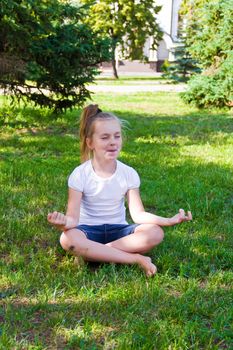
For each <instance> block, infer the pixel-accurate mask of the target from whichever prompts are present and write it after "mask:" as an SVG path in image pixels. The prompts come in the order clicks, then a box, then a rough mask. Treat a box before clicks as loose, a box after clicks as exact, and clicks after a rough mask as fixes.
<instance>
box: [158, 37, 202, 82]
mask: <svg viewBox="0 0 233 350" xmlns="http://www.w3.org/2000/svg"><path fill="white" fill-rule="evenodd" d="M174 56H175V61H174V62H172V63H171V64H167V65H166V64H164V66H163V67H164V68H163V72H164V73H163V77H164V78H166V79H170V80H172V81H173V82H176V83H179V82H187V81H188V80H189V79H190V78H191V76H192V75H193V74H195V73H200V71H201V70H200V68H199V67H198V63H197V61H196V60H195V59H193V58H192V56H191V55H190V53H189V51H188V47H187V45H186V43H185V41H183V42H181V43H180V45H179V46H178V47H176V48H175V49H174Z"/></svg>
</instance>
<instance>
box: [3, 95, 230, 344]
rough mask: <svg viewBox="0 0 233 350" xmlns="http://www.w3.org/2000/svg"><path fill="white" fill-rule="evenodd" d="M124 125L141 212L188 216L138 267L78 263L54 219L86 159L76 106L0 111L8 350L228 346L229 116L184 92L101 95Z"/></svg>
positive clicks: (104, 105) (125, 151) (97, 98)
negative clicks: (57, 111)
mask: <svg viewBox="0 0 233 350" xmlns="http://www.w3.org/2000/svg"><path fill="white" fill-rule="evenodd" d="M94 97H95V101H96V102H98V103H99V104H100V106H101V108H102V109H104V110H108V111H112V112H114V113H116V114H117V115H119V116H120V117H121V118H123V119H125V120H127V121H128V123H129V124H128V127H127V129H126V137H125V144H124V149H123V151H122V153H121V157H120V159H121V160H122V161H123V162H126V163H128V164H129V165H131V166H133V167H135V168H136V169H137V170H138V172H139V174H140V176H141V183H142V184H141V195H142V198H143V201H144V204H145V207H146V208H147V209H148V210H149V211H151V212H154V213H155V212H156V213H157V214H158V215H166V216H169V215H173V214H175V213H176V212H177V211H178V209H179V208H180V207H184V208H185V209H191V210H192V212H193V216H194V220H193V222H192V223H185V224H183V225H181V226H176V227H172V228H167V229H166V230H165V232H166V234H165V240H164V242H163V243H162V244H161V245H160V246H158V247H157V248H156V249H154V250H153V251H151V253H150V256H151V257H152V258H153V261H154V262H155V263H156V265H157V266H158V271H159V272H158V274H157V275H156V277H155V278H153V279H150V280H148V279H147V278H146V277H145V276H144V274H143V273H142V271H140V270H139V269H138V268H137V267H136V266H119V265H114V264H102V265H99V266H93V265H84V266H80V267H77V266H76V265H75V264H74V259H73V257H72V256H69V255H67V254H66V253H65V252H64V251H63V250H62V249H61V247H60V246H59V233H58V232H57V231H56V230H55V229H53V228H51V227H50V226H49V225H48V224H47V222H46V215H47V213H48V212H49V211H51V210H54V209H57V210H62V211H64V210H65V206H66V200H67V176H68V174H69V173H70V172H71V171H72V169H73V168H74V167H75V166H76V165H77V164H79V143H78V138H77V129H78V126H77V120H78V116H79V113H80V111H76V110H75V111H73V112H68V113H67V114H66V115H62V116H59V117H58V118H56V119H53V120H51V118H50V116H49V113H48V111H40V110H37V109H33V108H26V109H22V108H18V109H16V110H14V111H13V110H11V109H10V108H9V107H8V104H7V103H6V102H5V100H4V99H3V98H2V99H1V101H2V107H1V110H0V123H1V126H2V129H1V140H0V186H1V187H0V211H1V212H0V217H1V223H2V225H1V271H2V274H1V309H0V321H1V322H2V325H1V333H0V349H4V350H5V349H30V350H32V349H33V350H42V349H88V350H89V349H92V350H94V349H105V350H107V349H122V350H123V349H126V350H128V349H133V350H134V349H140V350H141V349H145V350H150V349H153V350H154V349H162V350H163V349H167V350H184V349H187V350H190V349H196V350H199V349H205V350H206V349H209V350H218V349H232V343H233V329H232V323H233V291H232V282H233V272H232V262H233V259H232V258H233V254H232V227H233V225H232V217H233V215H232V214H233V210H232V208H233V192H232V188H233V180H232V179H233V170H232V164H233V152H232V150H233V116H232V114H231V113H230V112H228V111H225V110H221V111H215V110H212V111H208V110H205V111H199V110H197V109H195V108H193V107H189V106H186V105H184V104H183V103H182V101H181V100H180V98H179V96H178V94H176V93H154V94H153V93H138V94H131V95H127V94H122V95H120V94H117V95H111V94H97V95H95V96H94Z"/></svg>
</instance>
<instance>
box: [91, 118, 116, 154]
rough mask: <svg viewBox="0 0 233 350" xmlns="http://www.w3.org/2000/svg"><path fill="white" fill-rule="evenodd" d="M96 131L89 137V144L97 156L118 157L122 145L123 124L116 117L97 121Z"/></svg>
mask: <svg viewBox="0 0 233 350" xmlns="http://www.w3.org/2000/svg"><path fill="white" fill-rule="evenodd" d="M93 127H94V133H93V135H92V137H91V138H87V146H88V147H89V148H90V149H91V150H92V151H93V155H94V157H95V158H98V159H101V160H113V159H116V158H117V157H118V155H119V153H120V150H121V146H122V136H121V126H120V124H119V122H118V120H116V119H106V120H100V119H97V120H96V121H95V124H94V125H93Z"/></svg>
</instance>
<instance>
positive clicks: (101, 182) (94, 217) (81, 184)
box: [68, 160, 140, 225]
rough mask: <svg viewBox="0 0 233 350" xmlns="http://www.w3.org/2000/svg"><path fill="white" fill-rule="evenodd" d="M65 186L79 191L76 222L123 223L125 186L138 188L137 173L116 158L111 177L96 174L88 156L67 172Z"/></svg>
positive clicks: (91, 223)
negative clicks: (78, 216)
mask: <svg viewBox="0 0 233 350" xmlns="http://www.w3.org/2000/svg"><path fill="white" fill-rule="evenodd" d="M68 186H69V187H70V188H72V189H74V190H76V191H79V192H82V193H83V195H82V200H81V207H80V220H79V224H80V225H81V224H86V225H102V224H127V221H126V218H125V211H126V209H125V195H126V193H127V192H128V190H129V189H133V188H139V186H140V179H139V176H138V173H137V172H136V171H135V170H134V169H133V168H131V167H130V166H128V165H126V164H124V163H122V162H120V161H119V160H117V167H116V171H115V172H114V174H113V175H112V176H111V177H108V178H102V177H100V176H98V175H97V174H96V173H95V171H94V169H93V167H92V163H91V160H88V161H86V162H85V163H83V164H81V165H79V166H78V167H77V168H75V169H74V171H73V172H72V173H71V175H70V176H69V179H68Z"/></svg>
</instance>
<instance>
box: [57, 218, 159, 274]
mask: <svg viewBox="0 0 233 350" xmlns="http://www.w3.org/2000/svg"><path fill="white" fill-rule="evenodd" d="M163 236H164V234H163V230H162V229H161V228H160V227H159V226H157V225H150V224H142V225H139V226H138V227H137V228H136V229H135V232H134V233H133V234H131V235H129V236H126V237H123V238H120V239H118V240H116V241H113V242H111V243H107V244H105V245H104V244H101V243H97V242H94V241H91V240H89V239H87V238H86V236H85V234H84V233H83V232H82V231H80V230H78V229H71V230H68V231H66V232H65V233H62V235H61V238H60V243H61V246H62V247H63V249H65V250H67V251H70V252H72V254H74V255H76V256H82V257H83V258H84V259H85V260H89V261H99V262H112V263H120V264H137V265H139V266H140V267H141V268H142V269H143V270H144V272H145V273H146V275H147V276H153V275H154V274H155V273H156V271H157V269H156V266H155V265H154V264H153V263H152V262H151V259H150V258H149V257H147V256H143V255H142V254H144V253H145V252H147V251H149V250H151V249H152V248H153V247H155V246H156V245H158V244H159V243H160V242H161V241H162V240H163Z"/></svg>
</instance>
